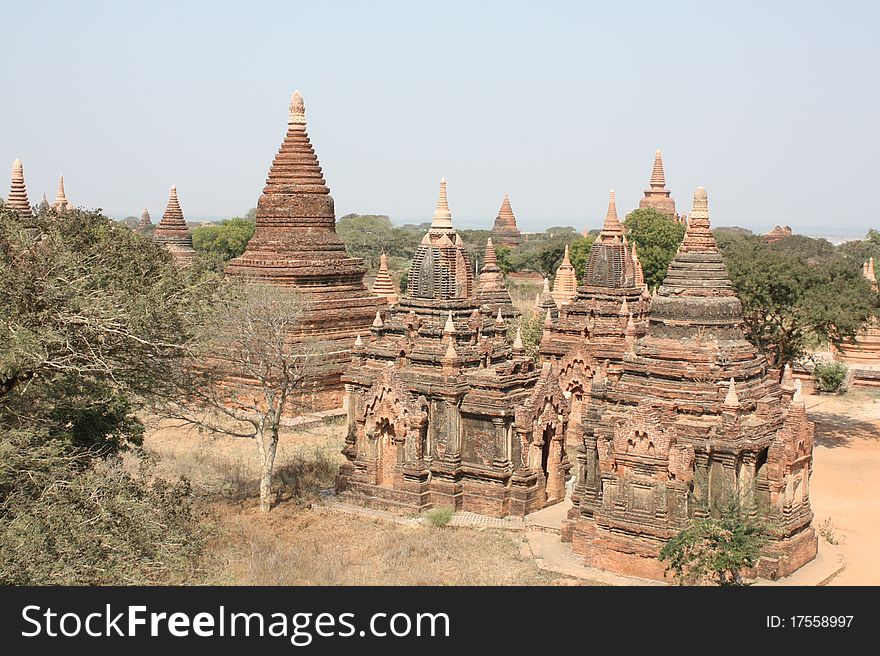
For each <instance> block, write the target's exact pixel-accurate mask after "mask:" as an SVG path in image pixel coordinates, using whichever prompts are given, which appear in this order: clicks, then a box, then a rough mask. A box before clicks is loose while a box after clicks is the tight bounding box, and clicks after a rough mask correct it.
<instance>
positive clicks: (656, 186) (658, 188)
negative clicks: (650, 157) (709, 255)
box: [639, 148, 684, 223]
mask: <svg viewBox="0 0 880 656" xmlns="http://www.w3.org/2000/svg"><path fill="white" fill-rule="evenodd" d="M671 193H672V192H670V191H669V190H668V189H667V188H666V174H665V173H664V171H663V154H662V153H661V152H660V149H659V148H658V149H657V152H656V153H655V154H654V168H653V169H651V179H650V181H649V182H648V188H647V189H645V197H644V198H642V199H641V200H640V201H639V209H646V208H653V209H655V210H657V211H658V212H660V213H661V214H665V215H666V216H668V217H669V218H671V219H675V220H676V221H677V222H679V223H683V222H684V218H683V217H681V216H679V215H678V214H677V213H676V212H675V201H674V200H672V196H671Z"/></svg>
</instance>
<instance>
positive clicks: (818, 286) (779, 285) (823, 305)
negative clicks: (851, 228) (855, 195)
mask: <svg viewBox="0 0 880 656" xmlns="http://www.w3.org/2000/svg"><path fill="white" fill-rule="evenodd" d="M805 239H809V238H801V239H797V240H794V239H793V238H792V237H789V238H787V239H784V240H782V241H780V242H777V243H775V244H770V245H768V244H765V243H764V242H763V241H762V240H761V239H760V238H759V237H748V238H743V239H740V240H737V241H734V242H732V243H731V244H729V245H728V246H727V247H726V248H725V249H724V250H723V257H724V263H725V265H726V266H727V270H728V272H729V273H730V277H731V281H732V282H733V287H734V290H735V291H736V293H737V296H739V298H740V300H741V301H742V304H743V315H744V323H745V328H746V335H747V337H748V338H749V340H750V341H751V342H752V343H754V344H755V345H756V346H757V347H758V348H759V349H760V350H761V351H762V352H763V353H764V354H765V355H767V357H768V359H769V360H770V362H771V363H772V364H773V366H775V367H781V366H782V365H784V364H785V363H786V362H791V361H792V360H796V359H798V358H801V357H802V356H803V355H805V353H806V352H807V351H808V349H809V347H810V344H811V343H812V342H814V341H815V340H816V339H819V340H821V341H825V342H830V343H831V344H834V345H835V346H840V345H841V344H842V343H843V341H844V340H846V339H847V338H852V337H853V336H854V335H855V334H856V333H857V332H858V331H859V330H861V329H862V328H863V327H864V324H865V322H866V321H867V320H868V318H869V317H870V316H871V315H872V314H873V313H875V312H876V310H877V294H876V293H874V292H872V291H871V289H870V286H869V285H868V282H867V281H866V280H865V279H864V278H863V277H862V275H861V266H860V265H857V264H856V263H855V262H853V261H851V260H850V259H847V258H845V257H842V256H841V255H840V254H839V253H836V252H835V251H834V250H833V249H832V250H831V251H830V252H829V251H828V249H827V247H826V246H825V245H823V244H818V245H811V244H809V243H807V242H804V240H805ZM814 241H820V240H814ZM786 242H790V244H786Z"/></svg>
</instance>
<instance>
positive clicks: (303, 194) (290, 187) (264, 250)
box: [226, 91, 386, 412]
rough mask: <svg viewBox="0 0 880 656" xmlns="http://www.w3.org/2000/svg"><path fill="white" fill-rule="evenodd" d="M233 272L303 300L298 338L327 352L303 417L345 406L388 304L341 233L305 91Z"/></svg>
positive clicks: (294, 102) (293, 108)
mask: <svg viewBox="0 0 880 656" xmlns="http://www.w3.org/2000/svg"><path fill="white" fill-rule="evenodd" d="M226 271H227V273H228V274H229V275H230V276H239V277H243V278H250V279H255V280H260V281H262V282H264V283H268V284H271V285H274V286H276V287H278V289H279V293H281V292H283V291H289V292H291V293H297V294H300V295H302V298H303V301H304V303H305V316H304V319H303V322H302V325H301V330H300V331H298V333H297V334H296V335H291V339H292V340H309V341H311V342H312V343H314V344H315V346H316V348H317V349H318V350H319V351H320V353H321V355H320V356H319V358H318V361H317V364H316V366H315V374H314V376H311V377H310V379H309V383H308V385H307V390H306V392H305V398H304V399H303V403H302V404H297V406H298V407H297V412H299V411H302V410H303V409H304V407H306V408H311V409H315V410H326V409H331V408H338V407H340V406H341V405H342V402H343V386H342V382H341V376H342V371H343V370H344V369H345V368H346V367H347V366H348V363H349V362H350V361H351V349H352V344H354V341H355V338H356V337H357V335H358V334H366V333H367V332H368V331H369V327H370V324H371V323H372V321H373V319H374V317H375V316H376V312H377V310H378V309H379V308H384V307H385V304H386V300H385V298H384V297H381V296H375V295H373V294H371V293H370V292H369V291H368V290H367V288H366V286H365V284H364V274H365V273H366V268H365V267H364V262H363V260H362V259H360V258H354V257H349V256H348V253H347V252H346V250H345V245H344V244H343V243H342V241H341V240H340V239H339V236H338V235H337V234H336V214H335V209H334V205H333V197H332V196H331V195H330V190H329V188H328V187H327V184H326V183H325V181H324V176H323V173H322V171H321V166H320V164H319V163H318V158H317V156H316V155H315V150H314V148H312V144H311V142H310V140H309V135H308V132H307V130H306V118H305V107H304V105H303V99H302V96H301V95H300V93H299V92H298V91H297V92H295V93H294V94H293V97H292V99H291V103H290V113H289V116H288V122H287V134H286V135H285V137H284V141H283V143H282V144H281V147H280V148H279V150H278V153H277V154H276V155H275V159H274V160H273V161H272V165H271V167H270V169H269V176H268V179H267V180H266V186H265V188H264V189H263V194H262V195H261V196H260V199H259V201H258V202H257V219H256V231H255V232H254V236H253V237H252V238H251V240H250V241H249V242H248V245H247V248H246V249H245V252H244V254H242V255H241V257H237V258H235V259H234V260H232V261H231V262H229V264H228V265H227V268H226Z"/></svg>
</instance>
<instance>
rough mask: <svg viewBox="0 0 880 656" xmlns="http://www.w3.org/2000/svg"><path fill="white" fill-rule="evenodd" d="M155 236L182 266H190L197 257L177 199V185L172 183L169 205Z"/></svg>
mask: <svg viewBox="0 0 880 656" xmlns="http://www.w3.org/2000/svg"><path fill="white" fill-rule="evenodd" d="M153 238H154V239H155V240H156V241H158V242H159V243H160V244H162V246H164V247H165V249H166V250H167V251H168V252H169V253H171V257H173V258H174V261H175V262H176V263H177V264H179V265H181V266H188V265H189V264H190V263H192V261H193V260H194V259H195V257H196V252H195V249H193V242H192V235H191V234H190V231H189V228H187V227H186V221H185V220H184V218H183V210H182V209H180V201H179V200H178V199H177V187H176V186H174V185H171V190H170V191H169V192H168V205H167V206H166V207H165V213H164V214H163V215H162V220H161V221H159V225H158V226H156V232H154V233H153Z"/></svg>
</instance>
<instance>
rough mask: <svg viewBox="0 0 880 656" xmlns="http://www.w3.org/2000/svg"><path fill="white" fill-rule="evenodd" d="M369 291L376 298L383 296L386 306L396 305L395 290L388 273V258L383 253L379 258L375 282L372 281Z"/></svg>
mask: <svg viewBox="0 0 880 656" xmlns="http://www.w3.org/2000/svg"><path fill="white" fill-rule="evenodd" d="M371 291H372V292H373V293H374V294H375V295H376V296H384V297H385V300H386V301H388V305H394V304H395V303H397V299H398V296H397V290H395V289H394V281H393V280H391V274H389V273H388V256H387V255H385V253H382V255H380V256H379V271H377V272H376V280H374V281H373V289H372V290H371Z"/></svg>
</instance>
